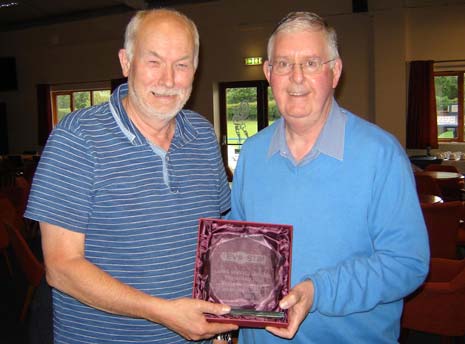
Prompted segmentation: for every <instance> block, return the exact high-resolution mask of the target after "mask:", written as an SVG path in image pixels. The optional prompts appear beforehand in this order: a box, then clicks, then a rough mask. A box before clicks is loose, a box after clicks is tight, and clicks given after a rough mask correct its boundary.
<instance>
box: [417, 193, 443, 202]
mask: <svg viewBox="0 0 465 344" xmlns="http://www.w3.org/2000/svg"><path fill="white" fill-rule="evenodd" d="M418 198H419V200H420V203H421V204H436V203H443V202H444V201H443V200H442V198H441V197H439V196H436V195H426V194H419V195H418Z"/></svg>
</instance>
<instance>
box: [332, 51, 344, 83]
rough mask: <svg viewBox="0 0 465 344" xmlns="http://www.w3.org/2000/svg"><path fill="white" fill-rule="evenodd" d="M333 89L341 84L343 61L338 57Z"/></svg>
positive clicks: (334, 68) (334, 69) (334, 67)
mask: <svg viewBox="0 0 465 344" xmlns="http://www.w3.org/2000/svg"><path fill="white" fill-rule="evenodd" d="M332 70H333V88H336V86H337V84H338V83H339V79H340V78H341V74H342V60H341V59H340V58H339V57H338V58H337V59H336V60H335V61H334V66H333V69H332Z"/></svg>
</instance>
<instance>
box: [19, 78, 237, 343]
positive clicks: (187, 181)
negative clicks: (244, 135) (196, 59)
mask: <svg viewBox="0 0 465 344" xmlns="http://www.w3.org/2000/svg"><path fill="white" fill-rule="evenodd" d="M126 95H127V84H124V85H121V86H120V87H119V88H118V89H116V90H115V92H114V93H113V94H112V97H111V99H110V101H109V102H108V103H104V104H101V105H97V106H94V107H90V108H87V109H82V110H78V111H76V112H74V113H72V114H70V115H68V116H66V117H65V118H64V119H63V120H62V121H61V122H60V123H59V124H58V125H57V127H56V128H55V129H54V130H53V132H52V134H51V135H50V137H49V140H48V142H47V145H46V147H45V149H44V152H43V154H42V156H41V159H40V163H39V166H38V167H37V170H36V174H35V176H34V181H33V185H32V189H31V193H30V196H29V202H28V206H27V209H26V213H25V217H27V218H30V219H34V220H37V221H41V222H46V223H51V224H54V225H58V226H61V227H63V228H67V229H69V230H72V231H76V232H79V233H85V256H86V258H87V259H88V260H89V261H90V262H92V263H93V264H95V265H97V266H98V267H100V268H101V269H102V270H104V271H106V272H108V273H109V274H110V275H112V276H113V277H115V278H117V279H118V280H120V281H122V282H124V283H126V284H128V285H131V286H133V287H135V288H137V289H139V290H142V291H144V292H146V293H148V294H150V295H155V296H158V297H162V298H166V299H174V298H180V297H190V296H191V294H192V282H193V271H194V259H195V251H196V243H197V226H198V220H199V218H201V217H220V214H221V213H224V212H225V211H227V210H228V209H229V207H230V201H229V186H228V182H227V178H226V174H225V172H224V168H223V162H222V159H221V155H220V151H219V146H218V142H217V139H216V136H215V133H214V130H213V128H212V126H211V124H210V122H208V120H206V119H205V118H204V117H202V116H200V115H199V114H197V113H195V112H192V111H188V110H182V111H180V112H179V113H178V114H177V116H176V129H175V134H174V137H173V139H172V142H171V145H170V148H169V150H168V151H167V152H163V151H160V148H158V147H154V146H153V145H152V144H150V143H149V142H148V141H147V140H146V139H145V137H144V136H143V135H142V134H141V133H140V132H139V131H138V130H137V128H135V127H134V125H133V124H132V122H131V121H130V120H129V118H128V116H127V114H126V112H125V111H124V108H123V106H122V104H121V100H122V98H124V97H125V96H126ZM53 306H54V307H53V309H54V336H55V343H67V344H71V343H76V344H77V343H79V344H82V343H170V344H171V343H185V342H186V341H185V340H184V339H183V338H182V337H180V336H179V335H177V334H176V333H174V332H172V331H170V330H169V329H167V328H165V327H164V326H161V325H158V324H154V323H152V322H149V321H146V320H144V319H133V318H128V317H123V316H118V315H114V314H109V313H106V312H102V311H99V310H97V309H94V308H91V307H88V306H86V305H84V304H82V303H80V302H79V301H77V300H76V299H74V298H72V297H70V296H68V295H66V294H64V293H62V292H60V291H59V290H55V289H54V290H53Z"/></svg>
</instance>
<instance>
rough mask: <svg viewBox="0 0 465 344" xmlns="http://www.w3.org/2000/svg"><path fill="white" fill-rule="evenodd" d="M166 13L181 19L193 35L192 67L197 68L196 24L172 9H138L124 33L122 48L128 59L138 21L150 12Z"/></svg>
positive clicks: (130, 56)
mask: <svg viewBox="0 0 465 344" xmlns="http://www.w3.org/2000/svg"><path fill="white" fill-rule="evenodd" d="M163 12H164V13H166V14H172V15H174V16H176V17H178V18H180V19H181V20H183V21H184V22H185V23H186V25H187V26H188V28H189V29H190V31H191V32H192V35H193V37H194V67H195V68H197V66H198V64H199V50H200V38H199V31H198V30H197V26H196V25H195V23H194V22H193V21H192V20H191V19H189V18H188V17H187V16H185V15H184V14H182V13H181V12H178V11H176V10H173V9H152V10H143V11H138V12H137V13H136V14H135V15H134V16H133V17H132V18H131V20H130V21H129V23H128V25H127V26H126V32H125V34H124V49H125V50H126V54H127V55H128V59H129V61H131V60H132V57H133V55H134V41H135V39H136V36H137V31H138V30H139V26H140V23H141V22H142V21H143V19H144V18H145V17H147V16H148V15H150V14H152V13H163Z"/></svg>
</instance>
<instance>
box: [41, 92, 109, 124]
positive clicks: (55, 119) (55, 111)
mask: <svg viewBox="0 0 465 344" xmlns="http://www.w3.org/2000/svg"><path fill="white" fill-rule="evenodd" d="M95 91H108V92H110V95H111V89H110V87H108V88H107V87H88V88H77V89H71V90H56V91H51V92H50V97H51V103H52V104H51V105H52V126H53V127H55V126H56V125H57V124H58V104H57V98H58V97H59V96H66V95H67V96H69V97H70V108H71V112H73V111H75V110H77V109H76V108H75V107H74V93H82V92H89V93H90V106H93V105H95V104H94V92H95Z"/></svg>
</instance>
